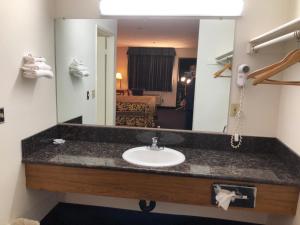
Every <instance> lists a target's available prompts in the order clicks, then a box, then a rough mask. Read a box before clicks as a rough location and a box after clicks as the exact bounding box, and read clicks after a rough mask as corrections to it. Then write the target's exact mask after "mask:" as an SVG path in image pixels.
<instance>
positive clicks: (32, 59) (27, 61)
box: [24, 56, 46, 63]
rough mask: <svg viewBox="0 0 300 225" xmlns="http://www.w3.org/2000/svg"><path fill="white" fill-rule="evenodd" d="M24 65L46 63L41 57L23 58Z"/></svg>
mask: <svg viewBox="0 0 300 225" xmlns="http://www.w3.org/2000/svg"><path fill="white" fill-rule="evenodd" d="M24 60H25V63H36V62H46V59H45V58H43V57H33V56H24Z"/></svg>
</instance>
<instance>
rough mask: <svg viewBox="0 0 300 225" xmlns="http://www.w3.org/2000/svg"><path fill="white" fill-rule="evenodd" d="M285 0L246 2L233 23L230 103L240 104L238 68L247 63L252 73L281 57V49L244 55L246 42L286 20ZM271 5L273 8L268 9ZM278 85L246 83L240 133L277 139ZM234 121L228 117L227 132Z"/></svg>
mask: <svg viewBox="0 0 300 225" xmlns="http://www.w3.org/2000/svg"><path fill="white" fill-rule="evenodd" d="M289 3H290V2H289V1H287V0H264V1H261V0H246V1H245V11H244V14H243V17H241V18H239V19H238V20H237V23H236V34H235V49H234V50H235V51H234V65H233V79H232V85H231V99H230V101H231V103H238V102H239V89H238V88H237V86H236V84H235V82H236V75H237V67H238V65H240V64H243V63H246V64H248V65H249V66H250V67H251V70H252V71H254V70H256V69H258V68H261V67H263V66H266V65H268V64H270V63H272V62H274V61H276V60H278V59H280V58H281V57H282V56H283V53H282V51H281V49H278V48H277V49H276V48H268V49H265V50H263V51H261V52H260V54H256V55H248V54H247V44H248V42H249V40H250V39H251V38H253V37H256V36H257V35H260V34H262V33H264V32H266V31H268V30H270V29H272V28H274V27H276V26H278V25H280V24H282V23H284V22H286V21H287V19H288V13H289V9H290V8H289V5H290V4H289ZM270 6H272V7H270ZM280 89H281V87H279V86H277V87H276V86H271V85H258V86H253V85H252V84H251V81H249V82H248V84H247V87H246V91H245V101H244V113H243V121H242V133H243V134H247V135H255V136H271V137H275V136H276V129H277V118H278V107H279V98H280ZM235 122H236V120H235V119H233V118H229V132H230V133H231V132H232V131H233V129H234V127H235Z"/></svg>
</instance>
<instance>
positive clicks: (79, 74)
mask: <svg viewBox="0 0 300 225" xmlns="http://www.w3.org/2000/svg"><path fill="white" fill-rule="evenodd" d="M70 73H71V74H72V75H73V76H75V77H79V78H82V77H88V76H89V75H90V74H89V72H88V71H86V70H84V71H71V70H70Z"/></svg>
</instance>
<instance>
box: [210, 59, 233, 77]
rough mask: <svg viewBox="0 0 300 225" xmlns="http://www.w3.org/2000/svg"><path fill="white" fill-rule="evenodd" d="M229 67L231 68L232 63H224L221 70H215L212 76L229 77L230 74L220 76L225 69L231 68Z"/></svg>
mask: <svg viewBox="0 0 300 225" xmlns="http://www.w3.org/2000/svg"><path fill="white" fill-rule="evenodd" d="M231 69H232V64H231V63H226V64H224V67H223V68H222V69H221V70H219V71H217V72H215V73H214V78H218V77H231V76H222V74H223V73H224V72H225V71H226V70H231Z"/></svg>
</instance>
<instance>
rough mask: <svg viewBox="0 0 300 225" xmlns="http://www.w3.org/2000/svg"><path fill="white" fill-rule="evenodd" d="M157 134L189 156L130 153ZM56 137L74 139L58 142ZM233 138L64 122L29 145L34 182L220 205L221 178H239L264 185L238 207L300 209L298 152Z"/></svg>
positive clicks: (56, 188)
mask: <svg viewBox="0 0 300 225" xmlns="http://www.w3.org/2000/svg"><path fill="white" fill-rule="evenodd" d="M152 137H159V145H161V146H167V147H171V148H173V149H176V150H177V151H179V152H181V153H183V154H184V155H185V158H186V160H185V162H184V163H182V164H180V165H177V166H173V167H160V168H153V167H143V166H136V165H133V164H129V163H127V162H126V161H125V160H123V158H122V154H123V153H124V152H125V151H126V150H127V149H130V148H133V147H138V146H145V145H150V144H151V138H152ZM54 138H62V139H65V140H66V142H65V143H64V144H62V145H54V144H53V143H52V141H53V139H54ZM229 143H230V137H229V136H228V135H221V134H207V133H196V132H193V133H192V132H186V131H170V130H157V129H156V130H153V129H139V128H116V127H114V128H113V127H97V126H79V125H66V124H64V125H57V126H55V127H53V128H50V129H48V130H46V131H43V132H41V133H39V134H37V135H34V136H32V137H29V138H27V139H25V140H23V141H22V151H23V163H25V168H26V184H27V187H28V188H33V189H40V190H47V191H53V192H74V193H83V194H92V195H102V196H113V197H121V198H122V197H123V198H134V199H145V200H154V201H165V202H174V203H184V204H195V205H203V206H212V207H215V202H214V199H213V198H212V193H213V188H212V187H213V185H214V184H236V185H238V186H253V187H256V188H257V192H256V202H255V206H254V207H253V208H245V207H230V209H238V210H252V211H257V212H265V213H270V214H282V215H294V214H295V213H296V209H297V201H298V195H299V187H300V177H299V174H300V168H299V165H300V159H299V158H298V156H297V155H296V154H294V153H293V152H292V151H290V150H289V149H288V148H287V147H286V146H284V145H283V144H282V143H281V142H279V141H278V140H277V139H275V138H261V137H244V139H243V145H242V147H241V149H239V150H232V149H231V147H230V144H229ZM162 151H163V150H162Z"/></svg>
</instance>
